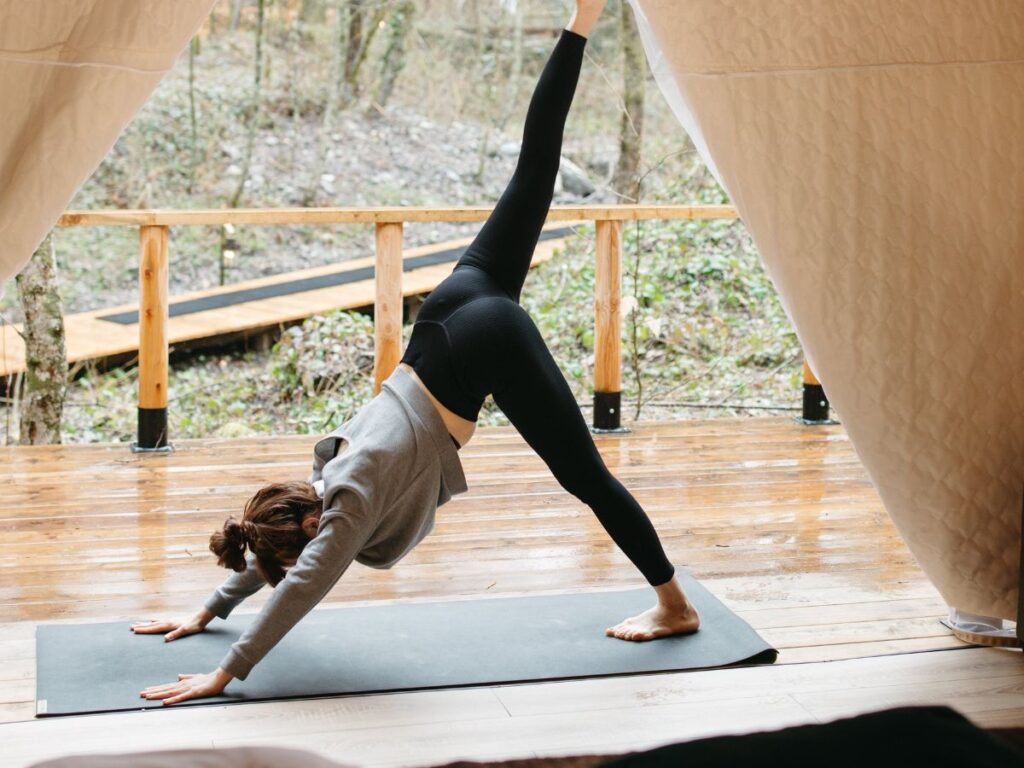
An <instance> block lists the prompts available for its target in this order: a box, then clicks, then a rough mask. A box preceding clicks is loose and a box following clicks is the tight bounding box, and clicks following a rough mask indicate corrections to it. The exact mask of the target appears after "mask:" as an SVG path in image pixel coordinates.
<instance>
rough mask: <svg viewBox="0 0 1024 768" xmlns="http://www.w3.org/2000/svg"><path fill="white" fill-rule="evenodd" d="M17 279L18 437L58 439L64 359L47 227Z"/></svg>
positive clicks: (29, 441) (34, 441)
mask: <svg viewBox="0 0 1024 768" xmlns="http://www.w3.org/2000/svg"><path fill="white" fill-rule="evenodd" d="M17 284H18V295H19V297H20V298H21V310H22V313H23V314H24V316H25V324H24V328H25V330H24V333H23V334H22V335H23V337H24V339H25V394H24V397H23V399H22V403H21V414H20V421H21V426H20V428H19V432H20V442H21V444H22V445H48V444H51V443H59V442H60V420H61V416H62V414H63V413H64V395H65V392H66V389H67V378H68V363H67V356H66V355H65V352H64V318H63V316H62V314H61V302H60V292H59V290H58V286H57V261H56V257H55V255H54V250H53V233H52V232H51V233H50V234H48V235H47V236H46V239H45V240H43V242H42V244H41V245H40V246H39V248H37V249H36V252H35V254H33V256H32V259H31V260H30V261H29V263H28V264H26V265H25V268H24V269H23V270H22V271H21V274H19V275H18V280H17Z"/></svg>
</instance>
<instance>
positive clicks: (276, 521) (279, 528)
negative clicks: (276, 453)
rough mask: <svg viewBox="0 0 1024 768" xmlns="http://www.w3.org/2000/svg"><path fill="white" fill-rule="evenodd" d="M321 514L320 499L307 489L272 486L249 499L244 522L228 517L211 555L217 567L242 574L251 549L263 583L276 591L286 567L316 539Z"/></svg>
mask: <svg viewBox="0 0 1024 768" xmlns="http://www.w3.org/2000/svg"><path fill="white" fill-rule="evenodd" d="M320 509H321V501H320V497H319V496H317V494H316V491H315V490H314V489H313V486H312V485H310V484H309V483H303V482H292V483H271V484H270V485H266V486H264V487H263V488H260V490H258V491H257V492H256V493H255V494H254V495H253V497H252V498H251V499H249V501H248V502H247V503H246V505H245V510H244V511H243V513H242V519H241V520H236V519H235V518H234V517H229V518H228V519H227V520H226V521H225V522H224V529H223V530H221V531H217V532H216V533H214V534H213V535H212V536H211V537H210V551H211V552H213V554H215V555H216V556H217V564H218V565H222V566H224V567H225V568H230V569H231V570H233V571H238V572H242V571H244V570H245V568H246V562H245V550H246V549H247V548H248V549H249V551H251V552H252V553H253V554H254V555H255V556H256V564H257V565H258V566H259V570H260V572H261V573H262V574H263V577H264V578H265V579H266V580H267V581H268V582H269V583H270V584H271V585H276V584H277V583H278V582H279V581H281V579H283V578H284V574H285V566H289V565H291V564H293V563H294V562H295V561H296V560H297V559H298V557H299V554H300V553H301V552H302V549H303V547H305V546H306V544H307V543H308V542H309V540H310V539H312V538H313V536H314V535H315V534H316V520H317V518H318V517H319V514H320Z"/></svg>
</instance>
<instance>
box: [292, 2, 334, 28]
mask: <svg viewBox="0 0 1024 768" xmlns="http://www.w3.org/2000/svg"><path fill="white" fill-rule="evenodd" d="M326 20H327V0H302V6H301V8H300V10H299V21H301V22H302V23H303V24H305V25H309V24H323V23H324V21H326Z"/></svg>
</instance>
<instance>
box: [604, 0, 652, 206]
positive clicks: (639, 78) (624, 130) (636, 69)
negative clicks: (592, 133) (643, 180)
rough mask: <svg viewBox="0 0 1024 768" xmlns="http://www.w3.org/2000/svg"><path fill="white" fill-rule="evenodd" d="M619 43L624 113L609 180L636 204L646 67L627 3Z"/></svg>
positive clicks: (622, 7)
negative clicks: (614, 165) (616, 153)
mask: <svg viewBox="0 0 1024 768" xmlns="http://www.w3.org/2000/svg"><path fill="white" fill-rule="evenodd" d="M619 39H620V41H621V45H622V85H623V89H624V91H625V93H624V95H623V104H624V107H625V108H624V110H623V112H622V122H621V124H620V127H619V161H618V163H617V165H616V167H615V175H614V176H613V177H612V189H613V190H615V192H616V193H618V194H619V196H620V197H621V198H622V199H623V201H624V202H629V203H635V202H639V200H640V153H641V149H642V147H643V138H644V90H645V86H646V78H645V72H646V63H645V61H644V52H643V47H642V46H641V44H640V34H639V32H638V31H637V28H636V20H635V19H634V18H633V11H632V9H631V8H630V7H629V3H627V2H625V0H623V2H622V3H621V5H620V7H619Z"/></svg>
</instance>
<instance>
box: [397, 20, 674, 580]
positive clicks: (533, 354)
mask: <svg viewBox="0 0 1024 768" xmlns="http://www.w3.org/2000/svg"><path fill="white" fill-rule="evenodd" d="M585 44H586V38H584V37H582V36H580V35H577V34H575V33H574V32H570V31H568V30H565V31H563V32H562V36H561V38H560V39H559V40H558V43H557V44H556V45H555V49H554V52H553V53H552V54H551V58H550V60H549V61H548V63H547V65H546V66H545V68H544V72H543V74H542V75H541V77H540V82H539V83H538V84H537V88H536V90H535V91H534V94H533V98H532V99H531V100H530V108H529V110H528V112H527V115H526V127H525V129H524V131H523V145H522V150H521V151H520V155H519V163H518V165H517V166H516V171H515V174H514V175H513V176H512V180H511V181H510V182H509V185H508V187H507V188H506V189H505V192H504V193H503V194H502V196H501V199H500V200H499V201H498V205H497V207H495V209H494V212H493V213H492V214H491V216H490V218H489V219H488V220H487V222H486V224H484V226H483V228H482V229H481V230H480V233H479V234H478V235H477V237H476V239H475V240H474V241H473V243H472V244H471V245H470V246H469V248H467V250H466V253H465V254H464V255H463V256H462V258H461V259H459V262H458V263H457V264H456V265H455V269H454V270H453V272H452V274H451V275H449V276H448V277H447V278H446V279H445V280H444V281H442V282H441V284H440V285H438V286H437V288H435V289H434V291H433V292H432V293H431V294H430V296H429V297H428V298H427V300H426V301H425V302H424V304H423V306H422V307H421V308H420V311H419V315H418V316H417V319H416V324H415V325H414V326H413V332H412V338H411V339H410V340H409V346H408V347H407V349H406V351H405V354H404V356H403V357H402V362H403V363H407V364H408V365H410V366H412V368H413V369H414V370H415V371H416V373H417V375H418V376H419V377H420V379H421V380H422V381H423V383H424V384H425V385H426V387H427V389H429V390H430V392H431V393H432V394H433V395H434V397H436V398H437V399H438V401H440V402H441V403H442V404H443V405H444V406H445V407H446V408H448V409H449V410H450V411H453V412H454V413H456V414H458V415H459V416H461V417H462V418H464V419H468V420H469V421H476V420H477V417H478V415H479V412H480V408H481V406H482V405H483V401H484V398H485V397H486V396H487V395H488V394H491V395H493V397H494V402H495V403H496V404H497V405H498V407H499V408H501V410H502V411H503V412H504V414H505V415H506V416H507V417H508V418H509V421H511V422H512V424H513V425H514V426H515V427H516V429H517V430H519V433H520V434H521V435H522V436H523V438H524V439H525V440H526V442H527V443H529V444H530V447H532V448H533V449H534V450H535V451H536V452H537V453H538V455H540V457H541V458H542V459H543V460H544V461H545V463H546V464H547V465H548V467H549V468H550V469H551V472H552V473H553V474H554V476H555V478H556V479H557V480H558V482H559V483H560V484H561V485H562V487H563V488H565V489H566V490H567V491H569V493H571V494H573V495H574V496H576V497H577V498H578V499H580V500H581V501H583V502H584V503H585V504H587V505H588V506H589V507H590V508H591V509H593V510H594V513H595V514H596V515H597V518H598V520H600V521H601V524H602V525H603V526H604V528H605V530H606V531H608V533H609V535H610V536H611V537H612V539H613V540H614V541H615V543H616V544H618V546H619V547H620V548H621V549H622V551H623V552H625V554H626V556H627V557H629V559H630V560H631V561H632V562H633V564H634V565H636V567H637V568H638V569H639V570H640V571H641V572H642V573H643V575H644V577H645V578H646V579H647V581H648V582H649V583H650V584H651V585H654V586H657V585H659V584H663V583H665V582H667V581H669V580H670V579H671V578H672V576H673V574H674V569H673V567H672V564H671V563H670V562H669V561H668V559H667V558H666V557H665V552H664V550H663V549H662V546H661V542H660V541H659V540H658V535H657V533H656V532H655V530H654V526H653V525H651V521H650V520H649V519H648V517H647V515H646V514H645V513H644V511H643V509H642V508H641V507H640V505H639V504H638V503H637V502H636V499H634V498H633V497H632V496H631V495H630V494H629V492H628V491H627V490H626V489H625V488H624V487H623V486H622V484H621V483H620V482H619V481H618V480H616V479H615V478H614V477H613V476H612V474H611V473H610V472H609V471H608V468H607V467H606V466H605V464H604V461H603V460H602V459H601V455H600V454H599V453H598V451H597V448H596V446H595V445H594V441H593V438H592V437H591V436H590V430H589V429H588V428H587V425H586V422H585V421H584V419H583V415H582V414H581V413H580V409H579V406H578V405H577V403H576V399H575V398H574V397H573V394H572V391H571V390H570V389H569V386H568V384H567V383H566V381H565V378H564V376H563V375H562V372H561V371H560V370H559V368H558V365H557V364H556V363H555V361H554V359H552V357H551V353H550V352H549V351H548V348H547V345H545V344H544V340H543V339H542V338H541V335H540V332H539V331H538V330H537V326H536V325H534V323H533V321H532V320H531V319H530V316H529V315H528V314H527V313H526V310H524V309H523V308H522V307H521V306H520V305H519V292H520V290H521V289H522V287H523V281H524V280H525V279H526V273H527V271H528V270H529V268H530V261H531V259H532V257H533V250H534V248H535V247H536V245H537V240H538V238H539V237H540V232H541V227H542V226H543V224H544V219H545V218H546V217H547V213H548V208H549V207H550V206H551V198H552V195H553V192H554V185H555V174H557V173H558V166H559V160H560V157H561V148H562V132H563V129H564V127H565V118H566V115H567V114H568V112H569V106H570V105H571V104H572V98H573V93H574V92H575V90H576V82H577V80H578V78H579V72H580V67H581V65H582V63H583V48H584V45H585Z"/></svg>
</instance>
